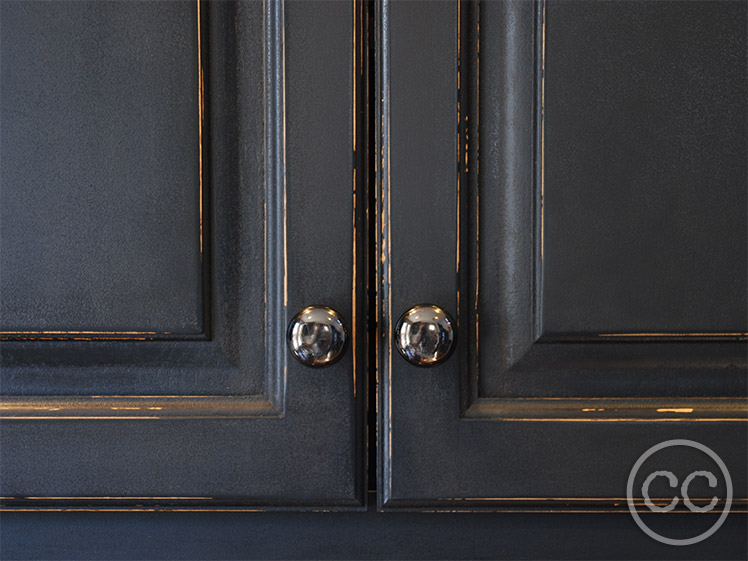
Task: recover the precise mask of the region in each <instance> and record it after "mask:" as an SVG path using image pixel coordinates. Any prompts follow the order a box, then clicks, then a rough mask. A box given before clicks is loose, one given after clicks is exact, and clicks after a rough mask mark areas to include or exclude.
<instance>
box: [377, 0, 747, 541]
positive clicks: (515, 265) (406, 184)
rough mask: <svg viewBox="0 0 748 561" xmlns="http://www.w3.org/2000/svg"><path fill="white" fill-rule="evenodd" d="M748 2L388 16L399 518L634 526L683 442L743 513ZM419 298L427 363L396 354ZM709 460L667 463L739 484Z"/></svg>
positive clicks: (388, 197) (385, 376) (384, 149)
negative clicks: (552, 515) (647, 455)
mask: <svg viewBox="0 0 748 561" xmlns="http://www.w3.org/2000/svg"><path fill="white" fill-rule="evenodd" d="M747 6H748V5H747V4H746V3H745V2H727V1H726V2H633V1H594V0H593V1H588V2H583V1H564V0H547V2H539V3H535V2H526V1H516V2H511V1H506V2H491V1H489V2H480V3H472V2H470V3H458V2H430V3H424V2H385V3H384V4H383V6H382V9H381V10H380V16H381V20H382V22H383V24H382V36H381V45H380V51H379V55H380V68H381V73H382V80H381V100H382V101H381V116H382V119H381V125H382V129H381V135H380V144H379V150H380V151H381V157H382V162H383V168H382V169H383V172H382V174H381V178H380V179H381V180H380V183H379V189H380V191H379V196H380V200H381V222H380V225H379V226H380V228H379V230H380V231H381V233H382V234H381V240H380V244H379V248H378V250H379V252H380V255H379V256H378V258H379V259H378V260H379V261H380V262H381V264H382V266H381V268H380V278H379V281H380V283H381V297H380V299H379V306H380V312H381V315H382V317H383V323H382V326H381V330H380V336H381V343H382V344H381V348H380V356H379V366H380V370H379V377H380V381H381V398H380V408H381V414H380V435H381V442H380V446H381V448H380V478H381V490H380V504H381V505H383V507H384V508H395V507H405V508H416V509H431V510H434V509H436V510H453V509H499V510H501V509H505V508H510V509H511V508H517V509H540V510H546V509H557V510H577V511H580V510H581V511H588V510H589V511H593V512H600V511H604V510H617V511H623V512H626V510H627V500H626V496H627V482H628V478H629V474H630V472H631V470H632V468H633V467H634V464H635V462H636V461H637V459H638V458H639V457H640V456H641V455H642V454H643V453H644V452H645V451H647V450H648V449H649V448H650V447H652V446H655V445H657V444H659V443H662V442H665V441H668V440H673V439H685V440H691V441H696V442H698V443H700V444H703V445H705V446H707V447H709V448H710V449H712V450H713V451H714V452H715V453H716V454H717V455H718V456H719V457H720V458H721V459H722V460H723V462H724V464H725V466H726V468H727V470H728V471H729V474H730V476H731V481H732V487H733V489H732V497H733V499H732V510H733V511H740V510H742V511H744V510H745V506H746V503H745V500H746V496H748V495H746V458H747V457H748V454H747V452H746V442H747V441H748V439H747V438H746V437H747V436H748V435H747V433H746V423H745V421H746V343H745V340H746V331H748V327H747V325H746V271H747V265H746V239H747V237H748V236H747V231H746V223H747V221H746V160H745V157H746V148H747V146H746V136H747V134H746V133H747V129H746V99H747V97H748V89H747V86H746V65H745V61H746V15H747V14H746V7H747ZM424 302H428V303H432V304H435V305H438V306H441V307H442V308H444V309H445V310H446V311H447V312H449V313H450V314H451V315H452V316H453V317H454V319H455V321H456V324H457V349H456V352H455V353H454V354H453V355H452V356H451V358H449V359H448V360H447V361H446V362H444V363H443V364H440V365H438V366H434V367H432V368H418V367H416V366H414V365H412V364H410V363H408V362H407V361H406V360H404V359H403V357H401V356H400V355H399V354H398V352H397V350H396V349H395V347H394V343H395V340H394V338H395V329H394V328H395V324H396V322H397V320H398V317H399V316H400V315H401V314H402V313H403V312H405V311H406V310H408V309H409V308H410V307H412V306H414V305H417V304H421V303H424ZM679 446H680V445H679ZM693 452H694V451H693V449H690V448H688V447H684V446H680V447H678V446H675V447H671V448H668V449H663V451H662V455H661V456H659V457H658V458H657V460H658V462H659V464H658V465H659V466H660V467H659V469H668V470H671V471H673V473H674V474H675V476H676V478H677V479H678V480H679V481H680V483H679V484H678V485H679V486H680V484H682V483H683V482H684V480H685V478H687V476H688V475H689V474H690V473H692V472H693V471H695V470H700V469H701V470H703V469H710V470H716V472H717V473H720V472H719V470H717V468H715V466H714V463H711V464H710V462H712V460H710V458H709V457H708V456H705V455H699V454H694V453H693ZM705 463H706V464H705ZM704 465H706V467H703V466H704ZM650 468H651V466H650ZM650 471H651V470H650ZM642 473H644V472H642ZM635 477H637V478H638V477H640V476H639V475H636V476H635ZM659 483H661V484H662V485H661V486H657V487H656V489H655V486H654V484H653V487H652V495H651V496H652V497H653V500H655V501H656V500H657V499H659V500H661V501H662V504H664V505H667V504H668V503H669V502H670V501H671V499H672V497H673V496H674V495H679V494H680V493H679V492H677V491H673V490H672V489H670V487H668V484H667V483H666V482H665V480H664V479H660V480H659ZM634 484H635V487H634V489H635V491H636V492H635V493H634V494H633V500H634V503H635V506H636V508H637V509H639V508H644V507H643V503H642V502H641V501H642V495H641V494H640V493H639V492H638V490H639V489H640V487H639V486H643V485H642V482H641V479H635V480H634ZM702 484H703V485H701V486H700V487H699V490H698V493H696V492H695V491H694V494H693V495H692V497H698V498H700V499H701V500H702V501H706V502H708V501H709V500H710V498H711V497H712V496H715V495H716V496H717V497H718V499H719V503H718V504H719V508H718V511H721V510H722V507H724V505H725V504H726V500H727V497H728V492H727V483H726V479H725V478H723V477H721V476H720V481H719V482H718V485H717V487H718V488H717V489H716V490H715V489H712V488H709V487H708V486H707V485H706V483H705V481H702ZM695 487H696V486H694V489H695ZM694 489H692V491H693V490H694ZM682 498H683V497H682V496H681V499H682ZM695 504H699V503H698V501H695ZM701 504H703V503H701ZM678 508H679V509H680V508H684V501H683V500H680V502H679V505H678ZM684 510H685V509H684ZM671 520H672V519H671ZM678 520H679V521H678V524H681V523H685V522H683V521H684V520H690V521H693V520H694V519H693V518H691V519H688V518H687V517H686V518H680V519H678ZM628 522H629V523H630V524H629V525H630V526H631V528H634V525H633V521H632V520H628ZM626 528H628V526H627V527H626ZM737 529H738V530H739V533H735V534H730V536H731V539H733V538H735V537H738V538H739V537H740V535H742V538H740V539H739V540H738V541H733V542H732V545H733V546H735V547H737V546H740V543H739V542H742V543H743V545H744V542H745V540H744V538H745V534H744V528H743V529H742V530H740V528H737ZM733 530H735V528H733ZM622 532H623V531H622ZM624 533H625V532H624ZM622 535H623V534H622ZM631 535H633V536H636V535H637V534H636V531H634V532H633V533H632V534H631ZM640 538H641V539H648V538H645V537H644V535H643V534H641V535H640ZM740 547H743V546H740ZM743 551H744V549H743Z"/></svg>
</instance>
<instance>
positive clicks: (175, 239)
mask: <svg viewBox="0 0 748 561" xmlns="http://www.w3.org/2000/svg"><path fill="white" fill-rule="evenodd" d="M0 16H1V17H0V23H1V25H2V33H1V35H0V37H1V41H2V44H1V45H0V57H1V61H2V64H1V66H2V95H1V96H0V104H1V105H0V117H1V118H2V138H1V142H2V144H1V146H0V153H1V154H2V165H1V168H0V169H1V171H2V185H1V191H0V213H1V215H0V216H1V218H2V222H1V223H0V228H1V231H0V233H1V234H2V235H1V237H0V283H1V284H0V286H1V288H2V301H1V307H0V330H1V331H2V343H0V352H1V353H2V377H1V380H2V403H1V405H0V411H1V412H2V416H3V418H4V420H3V421H2V423H1V424H0V427H1V428H2V442H3V445H2V448H3V450H2V452H3V453H2V456H1V457H0V460H1V461H2V464H1V465H0V470H1V471H2V483H1V485H2V492H1V493H0V494H2V495H3V497H4V499H3V501H4V503H5V504H6V505H9V506H14V507H19V508H32V509H34V508H48V507H59V506H64V507H65V508H68V507H74V508H75V507H90V506H94V507H99V508H110V507H113V506H116V507H117V508H123V507H124V508H142V507H153V508H159V507H179V508H189V507H193V506H200V507H205V506H212V507H216V508H219V507H224V506H241V505H252V506H257V507H260V508H265V507H268V508H270V507H274V506H284V507H304V506H311V505H325V506H330V507H338V506H339V507H345V506H356V505H360V504H361V501H362V493H363V476H364V474H363V467H362V466H363V461H362V454H363V450H362V435H363V427H362V426H361V407H362V401H361V399H362V396H361V394H362V386H361V378H362V373H361V368H362V364H361V363H360V360H358V359H355V358H354V357H359V356H360V352H359V349H360V346H358V348H357V344H356V338H357V337H359V336H360V332H361V329H360V326H361V318H362V314H361V305H362V298H361V297H358V296H357V291H359V286H360V285H361V272H360V268H361V263H360V262H357V261H356V257H355V256H356V255H357V252H358V254H360V252H361V251H362V249H361V247H360V245H359V244H360V243H361V239H360V236H358V234H357V233H356V232H361V231H362V228H360V227H359V228H357V226H358V225H359V223H360V220H361V218H362V216H361V212H362V211H363V206H364V205H363V204H362V202H361V201H359V202H358V203H356V200H355V197H357V196H359V195H357V194H356V193H357V189H356V182H357V181H361V177H362V174H361V173H360V172H359V173H358V174H356V173H355V171H356V169H357V167H358V166H359V162H358V156H357V154H358V152H357V149H358V150H360V145H361V139H360V138H357V136H356V135H357V134H360V133H357V132H356V131H357V127H356V124H355V123H356V120H358V119H359V113H360V111H358V109H357V107H356V99H357V95H358V98H359V99H360V97H361V94H360V92H359V93H358V94H357V93H356V89H357V88H358V87H359V81H358V80H359V77H360V76H361V75H362V73H361V72H360V71H359V68H360V65H361V64H362V58H361V56H358V55H356V53H357V51H358V50H360V49H361V43H362V37H361V25H360V23H359V22H360V17H359V16H360V7H359V6H358V5H355V6H354V3H352V2H348V3H331V2H303V3H302V2H291V3H288V4H286V5H284V3H283V2H266V3H261V2H238V3H235V2H216V3H208V2H197V1H195V0H188V1H183V2H116V1H113V2H76V3H59V2H12V1H7V2H2V4H1V5H0ZM358 130H359V131H360V127H359V128H358ZM357 147H359V148H357ZM357 177H358V179H357ZM359 192H360V190H359ZM309 305H323V306H328V307H330V308H333V309H334V310H336V311H337V312H338V313H339V314H340V315H341V316H342V318H343V321H344V323H345V324H346V327H347V330H348V339H349V341H348V345H347V349H345V351H344V354H343V356H342V358H341V360H339V361H338V362H337V363H335V364H334V365H332V366H330V367H328V368H319V369H312V368H309V367H307V366H304V365H302V364H301V363H300V362H297V361H295V360H294V359H293V358H292V357H291V356H290V354H289V353H288V352H287V348H286V328H287V325H288V322H289V320H290V319H291V318H292V317H293V316H294V315H295V314H296V313H297V312H298V311H299V310H301V309H303V308H305V307H306V306H309Z"/></svg>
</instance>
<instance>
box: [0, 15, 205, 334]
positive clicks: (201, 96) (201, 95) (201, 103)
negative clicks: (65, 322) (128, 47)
mask: <svg viewBox="0 0 748 561" xmlns="http://www.w3.org/2000/svg"><path fill="white" fill-rule="evenodd" d="M195 3H196V6H197V90H198V101H197V113H198V120H197V122H198V124H197V137H198V138H197V142H198V170H199V171H198V199H199V201H198V204H199V212H198V214H199V227H200V235H199V238H200V239H199V245H200V261H201V268H202V269H203V270H204V269H205V266H206V264H205V263H204V262H203V260H204V254H203V219H204V215H203V182H204V177H203V126H204V119H205V87H204V80H203V55H204V53H203V48H202V31H203V29H202V20H201V13H200V10H201V4H202V0H195ZM80 335H88V337H79V336H80ZM165 335H169V336H173V335H181V336H185V337H190V336H192V337H194V336H199V335H205V330H204V329H203V330H202V331H197V332H194V333H179V334H176V333H173V332H171V331H96V330H88V331H64V330H55V331H47V330H28V331H0V341H98V340H102V341H150V340H152V339H155V338H158V337H163V336H165ZM48 336H49V337H48Z"/></svg>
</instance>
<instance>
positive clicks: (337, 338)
mask: <svg viewBox="0 0 748 561" xmlns="http://www.w3.org/2000/svg"><path fill="white" fill-rule="evenodd" d="M287 338H288V348H289V349H290V350H291V354H292V355H293V356H294V357H295V358H296V359H297V360H298V361H299V362H301V363H302V364H304V365H306V366H311V367H315V368H320V367H323V366H330V365H331V364H333V363H335V362H336V361H337V360H338V359H339V358H340V357H341V356H342V355H343V350H344V349H345V344H346V341H347V340H348V332H347V331H346V328H345V325H344V324H343V318H341V317H340V314H338V312H336V311H335V310H333V309H331V308H326V307H324V306H309V307H308V308H304V309H303V310H301V311H300V312H299V313H298V314H296V316H295V317H294V318H293V319H292V320H291V323H290V324H289V325H288V333H287Z"/></svg>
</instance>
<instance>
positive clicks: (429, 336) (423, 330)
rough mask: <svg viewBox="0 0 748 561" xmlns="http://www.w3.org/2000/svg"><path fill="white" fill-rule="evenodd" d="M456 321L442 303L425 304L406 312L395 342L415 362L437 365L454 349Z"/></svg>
mask: <svg viewBox="0 0 748 561" xmlns="http://www.w3.org/2000/svg"><path fill="white" fill-rule="evenodd" d="M455 338H456V332H455V328H454V321H453V320H452V318H451V317H449V314H448V313H447V312H445V311H444V310H442V309H441V308H440V307H439V306H434V305H431V304H422V305H420V306H415V307H413V308H411V309H410V310H408V311H407V312H405V313H404V314H403V315H402V317H401V318H400V320H399V321H398V322H397V327H395V346H396V347H397V350H398V351H400V354H401V355H403V357H405V359H406V360H407V361H408V362H410V363H412V364H415V365H416V366H435V365H437V364H440V363H442V362H444V361H445V360H447V358H449V355H450V354H451V353H452V350H453V349H454V341H455Z"/></svg>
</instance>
